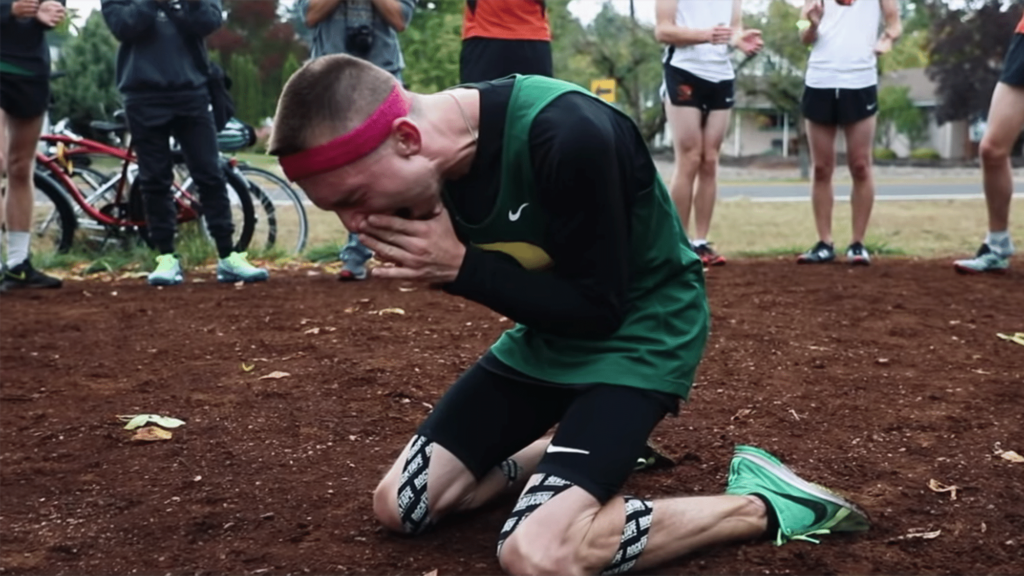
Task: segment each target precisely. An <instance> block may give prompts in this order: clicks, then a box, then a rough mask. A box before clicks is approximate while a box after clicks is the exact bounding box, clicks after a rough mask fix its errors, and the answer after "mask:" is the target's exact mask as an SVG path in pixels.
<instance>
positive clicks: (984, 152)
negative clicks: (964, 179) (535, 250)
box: [980, 82, 1024, 240]
mask: <svg viewBox="0 0 1024 576" xmlns="http://www.w3.org/2000/svg"><path fill="white" fill-rule="evenodd" d="M1022 128H1024V87H1017V86H1010V85H1009V84H1004V83H1002V82H1000V83H999V84H996V89H995V91H994V92H993V93H992V104H991V105H990V106H989V115H988V129H987V130H986V131H985V136H984V137H982V139H981V146H980V154H981V168H982V178H983V181H984V186H985V202H986V205H987V207H988V230H989V233H990V234H991V233H993V232H995V233H998V232H1006V233H1007V240H1009V228H1010V198H1011V196H1012V195H1013V170H1012V168H1011V166H1010V149H1011V148H1012V147H1013V143H1014V142H1015V141H1016V140H1017V136H1018V135H1020V132H1021V129H1022Z"/></svg>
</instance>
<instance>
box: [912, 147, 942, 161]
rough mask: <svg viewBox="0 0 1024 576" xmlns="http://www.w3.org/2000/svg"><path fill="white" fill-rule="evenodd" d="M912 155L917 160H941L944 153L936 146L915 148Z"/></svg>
mask: <svg viewBox="0 0 1024 576" xmlns="http://www.w3.org/2000/svg"><path fill="white" fill-rule="evenodd" d="M910 157H911V158H914V159H915V160H941V159H942V155H941V154H939V151H938V150H936V149H934V148H914V149H913V150H912V151H911V152H910Z"/></svg>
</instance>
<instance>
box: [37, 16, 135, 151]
mask: <svg viewBox="0 0 1024 576" xmlns="http://www.w3.org/2000/svg"><path fill="white" fill-rule="evenodd" d="M116 57H117V39H115V38H114V35H113V34H111V33H110V30H109V29H108V28H107V24H106V22H104V21H103V16H102V15H101V14H100V13H99V11H94V12H93V13H92V14H90V15H89V19H88V20H86V21H85V25H83V26H82V28H81V30H80V31H79V34H78V35H77V36H72V37H70V38H69V39H68V40H67V42H66V43H65V44H64V46H63V48H62V49H61V55H60V58H59V59H58V60H57V62H56V68H57V70H60V71H62V72H65V73H66V75H65V76H64V77H63V78H60V79H57V80H54V81H53V82H52V87H53V97H54V105H53V117H54V119H60V118H69V119H70V120H71V127H72V129H73V130H74V131H76V132H78V133H79V134H90V133H91V129H90V128H89V122H90V121H92V120H104V119H108V118H110V117H111V115H112V114H113V112H114V111H115V110H117V109H118V108H120V107H121V96H120V94H118V91H117V84H116V80H115V60H116Z"/></svg>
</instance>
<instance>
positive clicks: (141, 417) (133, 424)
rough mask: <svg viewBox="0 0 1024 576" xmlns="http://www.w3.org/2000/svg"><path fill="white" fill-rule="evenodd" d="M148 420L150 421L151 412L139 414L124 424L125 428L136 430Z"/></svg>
mask: <svg viewBox="0 0 1024 576" xmlns="http://www.w3.org/2000/svg"><path fill="white" fill-rule="evenodd" d="M146 422H149V414H137V415H136V416H134V417H133V418H132V419H131V420H129V421H128V423H127V424H125V425H124V429H125V430H135V429H136V428H138V427H139V426H145V425H146Z"/></svg>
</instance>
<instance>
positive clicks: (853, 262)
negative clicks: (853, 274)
mask: <svg viewBox="0 0 1024 576" xmlns="http://www.w3.org/2000/svg"><path fill="white" fill-rule="evenodd" d="M848 262H849V263H850V266H871V260H868V259H867V258H861V257H857V258H851V259H849V260H848Z"/></svg>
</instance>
